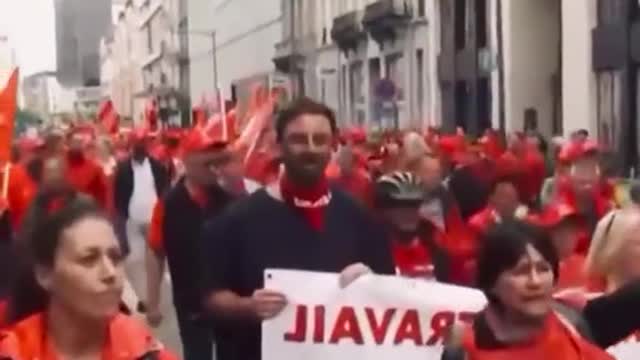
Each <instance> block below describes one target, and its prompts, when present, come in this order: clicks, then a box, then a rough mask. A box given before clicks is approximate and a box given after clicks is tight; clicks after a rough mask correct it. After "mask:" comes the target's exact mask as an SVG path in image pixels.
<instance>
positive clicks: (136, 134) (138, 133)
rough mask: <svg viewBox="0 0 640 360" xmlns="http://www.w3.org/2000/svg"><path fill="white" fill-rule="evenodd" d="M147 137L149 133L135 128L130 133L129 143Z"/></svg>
mask: <svg viewBox="0 0 640 360" xmlns="http://www.w3.org/2000/svg"><path fill="white" fill-rule="evenodd" d="M148 137H149V132H148V131H147V130H146V129H144V128H137V129H135V130H133V131H132V132H131V141H133V142H140V141H144V140H146V139H147V138H148Z"/></svg>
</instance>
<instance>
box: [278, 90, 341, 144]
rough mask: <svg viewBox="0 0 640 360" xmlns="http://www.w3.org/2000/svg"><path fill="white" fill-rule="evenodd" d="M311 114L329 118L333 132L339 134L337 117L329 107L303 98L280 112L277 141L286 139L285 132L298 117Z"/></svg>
mask: <svg viewBox="0 0 640 360" xmlns="http://www.w3.org/2000/svg"><path fill="white" fill-rule="evenodd" d="M304 114H310V115H322V116H324V117H326V118H327V120H328V121H329V125H330V126H331V132H333V133H334V134H337V133H338V125H337V124H336V116H335V114H334V113H333V110H331V109H330V108H329V107H328V106H326V105H324V104H321V103H319V102H316V101H313V100H311V99H309V98H307V97H303V98H300V99H297V100H294V101H293V102H291V103H290V104H289V105H288V106H287V107H285V108H284V109H282V110H280V111H279V112H278V114H277V116H276V121H275V123H276V140H277V141H278V143H281V142H282V140H283V138H284V132H285V129H286V128H287V126H288V125H289V123H291V122H292V121H293V120H295V119H296V118H297V117H298V116H300V115H304Z"/></svg>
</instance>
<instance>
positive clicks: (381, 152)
mask: <svg viewBox="0 0 640 360" xmlns="http://www.w3.org/2000/svg"><path fill="white" fill-rule="evenodd" d="M388 155H389V151H388V150H387V148H386V147H384V146H381V147H380V148H378V149H377V150H376V151H374V152H373V153H372V154H370V155H369V157H368V158H367V160H369V161H372V160H384V159H385V158H386V157H387V156H388Z"/></svg>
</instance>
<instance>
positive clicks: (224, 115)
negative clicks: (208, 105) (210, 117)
mask: <svg viewBox="0 0 640 360" xmlns="http://www.w3.org/2000/svg"><path fill="white" fill-rule="evenodd" d="M218 100H219V102H220V107H219V108H220V112H221V116H220V117H221V118H222V139H223V140H224V141H225V142H226V141H228V140H229V129H228V126H227V104H226V102H225V97H224V92H223V91H222V88H221V87H220V86H219V85H218Z"/></svg>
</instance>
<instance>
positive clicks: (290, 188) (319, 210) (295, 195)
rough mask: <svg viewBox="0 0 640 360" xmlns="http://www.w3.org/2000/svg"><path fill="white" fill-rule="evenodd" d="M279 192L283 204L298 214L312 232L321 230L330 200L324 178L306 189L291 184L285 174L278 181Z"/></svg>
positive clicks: (327, 184)
mask: <svg viewBox="0 0 640 360" xmlns="http://www.w3.org/2000/svg"><path fill="white" fill-rule="evenodd" d="M280 192H281V194H282V199H283V200H284V202H285V203H286V204H287V205H289V206H290V207H291V208H292V209H295V210H296V212H298V213H300V214H301V215H302V216H303V217H304V219H305V220H306V221H307V223H308V224H309V225H310V226H311V227H312V228H313V229H314V230H316V231H320V230H322V229H323V227H324V222H325V210H326V208H327V205H329V200H330V199H331V194H330V193H329V183H328V181H327V179H326V178H325V177H324V176H323V177H322V178H320V180H319V181H318V182H317V183H316V184H315V185H313V186H308V187H306V186H300V185H298V184H295V183H293V182H292V181H291V180H290V179H289V178H288V177H287V175H286V174H285V175H284V176H282V178H281V179H280Z"/></svg>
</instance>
